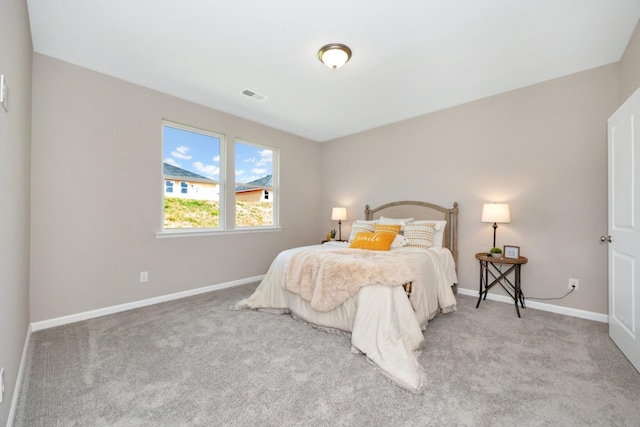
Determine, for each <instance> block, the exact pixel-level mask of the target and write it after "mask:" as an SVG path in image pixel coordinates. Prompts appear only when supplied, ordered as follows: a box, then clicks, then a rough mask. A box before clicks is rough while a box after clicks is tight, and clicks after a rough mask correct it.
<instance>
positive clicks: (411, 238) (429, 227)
mask: <svg viewBox="0 0 640 427" xmlns="http://www.w3.org/2000/svg"><path fill="white" fill-rule="evenodd" d="M435 231H436V224H435V222H433V221H414V222H411V223H409V224H407V226H406V227H405V229H404V236H405V237H406V238H407V246H408V247H412V248H423V249H429V248H431V247H433V235H434V233H435Z"/></svg>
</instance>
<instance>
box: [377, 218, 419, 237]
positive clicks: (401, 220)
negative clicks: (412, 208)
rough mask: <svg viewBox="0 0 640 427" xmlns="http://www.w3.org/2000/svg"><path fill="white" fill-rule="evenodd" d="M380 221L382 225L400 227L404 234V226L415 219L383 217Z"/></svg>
mask: <svg viewBox="0 0 640 427" xmlns="http://www.w3.org/2000/svg"><path fill="white" fill-rule="evenodd" d="M379 221H380V222H379V223H380V224H387V225H399V226H400V233H403V232H404V226H405V225H407V224H409V223H410V222H411V221H413V218H385V217H383V216H381V217H380V220H379Z"/></svg>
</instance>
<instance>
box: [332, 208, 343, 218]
mask: <svg viewBox="0 0 640 427" xmlns="http://www.w3.org/2000/svg"><path fill="white" fill-rule="evenodd" d="M345 219H347V208H333V209H332V210H331V220H332V221H344V220H345Z"/></svg>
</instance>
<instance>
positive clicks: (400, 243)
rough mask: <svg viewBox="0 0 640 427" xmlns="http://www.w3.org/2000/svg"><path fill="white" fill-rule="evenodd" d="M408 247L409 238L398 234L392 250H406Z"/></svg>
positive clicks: (392, 243)
mask: <svg viewBox="0 0 640 427" xmlns="http://www.w3.org/2000/svg"><path fill="white" fill-rule="evenodd" d="M405 246H407V238H406V237H404V236H403V235H402V234H396V237H395V238H394V239H393V242H391V248H404V247H405Z"/></svg>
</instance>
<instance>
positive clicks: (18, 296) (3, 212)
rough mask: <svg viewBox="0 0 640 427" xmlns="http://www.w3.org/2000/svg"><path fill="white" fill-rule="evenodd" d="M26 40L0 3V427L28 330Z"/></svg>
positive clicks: (21, 16)
mask: <svg viewBox="0 0 640 427" xmlns="http://www.w3.org/2000/svg"><path fill="white" fill-rule="evenodd" d="M31 51H32V47H31V35H30V32H29V21H28V16H27V5H26V2H25V1H22V0H2V1H0V74H3V75H4V76H5V77H6V79H7V82H8V85H9V104H8V107H9V109H8V112H7V111H5V110H4V109H3V108H2V107H0V182H2V187H3V189H2V202H0V368H2V367H4V368H5V382H6V387H5V393H4V400H3V402H2V403H0V425H5V424H6V422H7V419H8V416H9V411H10V407H11V401H12V399H13V391H14V389H15V385H16V378H17V375H18V369H19V366H20V358H21V356H22V350H23V348H24V343H25V339H26V337H27V330H28V327H29V187H30V167H29V163H30V150H31V144H30V141H31Z"/></svg>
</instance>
